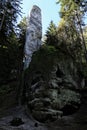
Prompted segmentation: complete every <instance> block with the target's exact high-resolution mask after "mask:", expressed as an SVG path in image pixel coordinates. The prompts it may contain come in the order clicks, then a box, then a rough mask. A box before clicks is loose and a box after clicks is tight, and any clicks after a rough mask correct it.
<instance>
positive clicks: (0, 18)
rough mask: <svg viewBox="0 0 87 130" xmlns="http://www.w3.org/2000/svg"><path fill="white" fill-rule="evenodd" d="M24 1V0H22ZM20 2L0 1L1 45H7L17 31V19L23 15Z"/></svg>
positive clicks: (14, 0) (11, 0) (15, 0)
mask: <svg viewBox="0 0 87 130" xmlns="http://www.w3.org/2000/svg"><path fill="white" fill-rule="evenodd" d="M21 1H22V0H21ZM21 1H20V0H10V1H9V0H7V1H6V0H2V1H0V45H2V44H4V43H6V40H7V39H8V37H9V35H10V34H11V33H12V32H14V31H15V30H16V29H14V28H15V26H16V22H17V17H18V15H19V14H21V7H20V4H21Z"/></svg>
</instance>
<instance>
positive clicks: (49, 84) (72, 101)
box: [24, 47, 82, 122]
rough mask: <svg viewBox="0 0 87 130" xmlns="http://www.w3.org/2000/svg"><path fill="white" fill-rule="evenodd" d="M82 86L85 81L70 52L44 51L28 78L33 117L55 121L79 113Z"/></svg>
mask: <svg viewBox="0 0 87 130" xmlns="http://www.w3.org/2000/svg"><path fill="white" fill-rule="evenodd" d="M38 61H39V62H38ZM81 83H82V77H81V76H79V72H78V70H77V68H76V66H75V64H74V63H73V60H72V57H70V55H69V54H68V52H67V51H66V52H62V51H61V50H60V49H55V48H54V47H42V48H41V49H40V50H39V51H38V52H36V54H34V55H33V57H32V62H31V64H30V66H29V69H27V70H26V71H25V78H24V88H25V90H26V92H25V97H26V99H27V106H28V108H29V110H30V111H31V113H32V115H33V117H34V118H35V119H37V120H39V121H42V122H45V121H49V120H51V121H53V120H56V119H58V118H61V116H63V115H69V114H72V113H73V112H75V111H76V110H78V108H79V106H80V103H81V100H80V98H81V97H80V94H79V93H78V92H77V90H78V89H80V88H81Z"/></svg>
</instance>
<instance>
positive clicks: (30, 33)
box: [24, 5, 42, 69]
mask: <svg viewBox="0 0 87 130" xmlns="http://www.w3.org/2000/svg"><path fill="white" fill-rule="evenodd" d="M41 37H42V22H41V9H40V8H39V7H38V6H36V5H34V6H33V8H32V10H31V12H30V14H29V16H28V18H27V30H26V43H25V48H24V69H26V68H28V66H29V63H30V62H31V57H32V54H33V52H35V51H37V50H38V49H39V48H40V46H41Z"/></svg>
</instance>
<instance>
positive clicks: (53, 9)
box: [22, 0, 60, 34]
mask: <svg viewBox="0 0 87 130" xmlns="http://www.w3.org/2000/svg"><path fill="white" fill-rule="evenodd" d="M33 5H37V6H39V7H40V8H41V11H42V31H43V34H45V32H46V30H47V27H48V26H49V24H50V21H51V20H53V22H54V23H55V24H56V25H58V22H59V20H60V17H59V13H58V12H59V10H60V6H59V5H58V4H56V0H23V4H22V8H23V9H22V12H23V13H24V14H23V15H22V16H23V17H24V16H27V15H28V13H29V11H30V10H31V8H32V6H33Z"/></svg>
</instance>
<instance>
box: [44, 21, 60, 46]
mask: <svg viewBox="0 0 87 130" xmlns="http://www.w3.org/2000/svg"><path fill="white" fill-rule="evenodd" d="M45 42H46V44H47V45H53V46H57V44H58V38H57V27H56V26H55V24H54V23H53V21H51V22H50V25H49V27H48V30H47V32H46V41H45Z"/></svg>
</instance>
